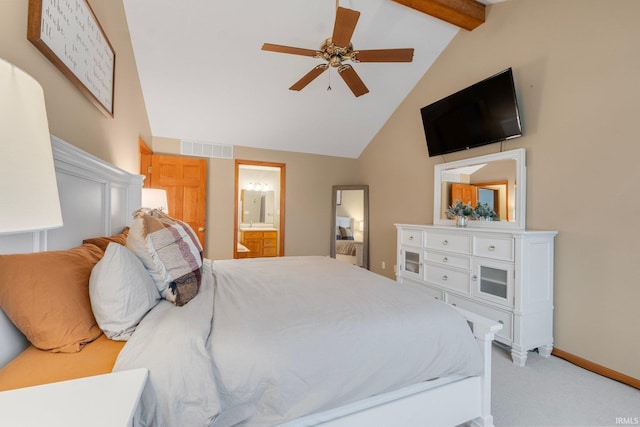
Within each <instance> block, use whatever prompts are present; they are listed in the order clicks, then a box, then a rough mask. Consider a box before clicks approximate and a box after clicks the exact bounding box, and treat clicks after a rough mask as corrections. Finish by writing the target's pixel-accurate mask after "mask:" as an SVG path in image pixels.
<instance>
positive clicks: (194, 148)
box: [180, 139, 233, 159]
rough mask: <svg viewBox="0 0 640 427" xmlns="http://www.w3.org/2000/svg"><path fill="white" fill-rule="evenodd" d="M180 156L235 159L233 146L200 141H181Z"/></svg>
mask: <svg viewBox="0 0 640 427" xmlns="http://www.w3.org/2000/svg"><path fill="white" fill-rule="evenodd" d="M180 154H184V155H186V156H196V157H216V158H220V159H233V145H225V144H213V143H210V142H200V141H187V140H184V139H183V140H182V141H180Z"/></svg>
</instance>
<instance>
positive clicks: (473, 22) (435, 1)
mask: <svg viewBox="0 0 640 427" xmlns="http://www.w3.org/2000/svg"><path fill="white" fill-rule="evenodd" d="M393 1H395V2H396V3H400V4H403V5H405V6H408V7H410V8H412V9H415V10H419V11H420V12H423V13H426V14H427V15H431V16H433V17H435V18H438V19H442V20H443V21H446V22H448V23H450V24H453V25H457V26H458V27H461V28H464V29H465V30H469V31H471V30H473V29H474V28H476V27H477V26H478V25H480V24H482V23H484V19H485V11H484V9H485V5H484V4H482V3H480V2H478V1H476V0H393Z"/></svg>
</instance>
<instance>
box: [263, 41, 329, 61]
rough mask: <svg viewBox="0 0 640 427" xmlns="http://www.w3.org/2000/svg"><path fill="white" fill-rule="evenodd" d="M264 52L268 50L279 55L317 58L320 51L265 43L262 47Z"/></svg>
mask: <svg viewBox="0 0 640 427" xmlns="http://www.w3.org/2000/svg"><path fill="white" fill-rule="evenodd" d="M262 50H268V51H270V52H278V53H290V54H292V55H302V56H311V57H313V58H315V57H316V56H318V51H316V50H312V49H303V48H300V47H291V46H282V45H279V44H271V43H265V44H263V45H262Z"/></svg>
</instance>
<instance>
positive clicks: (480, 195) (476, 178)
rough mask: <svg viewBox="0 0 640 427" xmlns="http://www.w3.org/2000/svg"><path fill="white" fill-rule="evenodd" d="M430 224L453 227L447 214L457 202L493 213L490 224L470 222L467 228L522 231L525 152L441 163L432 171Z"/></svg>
mask: <svg viewBox="0 0 640 427" xmlns="http://www.w3.org/2000/svg"><path fill="white" fill-rule="evenodd" d="M434 169H435V170H434V174H435V175H434V189H433V190H434V191H433V223H434V224H437V225H455V219H450V218H448V217H447V214H446V210H447V208H448V207H449V206H451V205H452V204H454V203H455V202H456V201H457V200H460V201H461V202H463V203H468V204H470V205H471V207H472V208H475V206H476V205H477V204H478V203H482V204H486V205H487V206H489V208H490V209H492V210H493V212H494V213H495V216H494V217H493V219H492V220H479V219H476V220H473V219H471V220H470V221H469V223H468V224H469V225H468V226H469V227H489V228H515V229H524V228H525V215H526V199H527V194H526V191H527V190H526V188H527V186H526V160H525V149H524V148H519V149H516V150H510V151H503V152H500V153H496V154H488V155H486V156H480V157H473V158H470V159H464V160H458V161H455V162H448V163H442V164H440V165H436V166H435V168H434Z"/></svg>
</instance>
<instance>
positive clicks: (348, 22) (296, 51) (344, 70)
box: [262, 6, 413, 97]
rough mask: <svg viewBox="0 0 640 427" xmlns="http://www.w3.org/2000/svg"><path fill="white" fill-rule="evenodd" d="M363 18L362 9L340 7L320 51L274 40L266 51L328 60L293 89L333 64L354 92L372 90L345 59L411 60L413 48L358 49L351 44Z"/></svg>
mask: <svg viewBox="0 0 640 427" xmlns="http://www.w3.org/2000/svg"><path fill="white" fill-rule="evenodd" d="M359 18H360V12H358V11H355V10H351V9H346V8H343V7H339V6H338V7H337V11H336V20H335V23H334V26H333V35H332V36H331V37H330V38H328V39H326V40H325V41H324V42H323V43H322V45H321V46H320V50H312V49H303V48H299V47H290V46H282V45H277V44H271V43H264V44H263V45H262V50H267V51H271V52H278V53H289V54H292V55H303V56H310V57H313V58H321V59H324V60H325V61H326V63H323V64H320V65H317V66H316V67H315V68H313V69H312V70H311V71H309V72H308V73H307V74H306V75H305V76H304V77H302V78H301V79H300V80H298V81H297V82H296V83H294V85H293V86H291V87H290V88H289V89H290V90H302V89H303V88H304V87H305V86H307V85H308V84H309V83H311V82H312V81H313V80H314V79H316V78H317V77H318V76H319V75H320V74H322V73H323V72H325V71H326V70H327V69H328V68H329V66H331V67H335V68H337V69H338V74H340V77H342V79H343V80H344V82H345V83H346V84H347V86H349V89H351V92H353V94H354V95H355V96H356V97H358V96H361V95H364V94H365V93H368V92H369V89H367V86H365V84H364V83H363V82H362V80H361V79H360V76H358V74H357V73H356V71H355V70H354V69H353V67H352V66H351V65H349V64H345V63H344V61H352V62H411V61H412V60H413V48H407V49H376V50H354V49H353V45H352V44H351V36H352V35H353V32H354V30H355V28H356V24H357V23H358V19H359Z"/></svg>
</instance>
